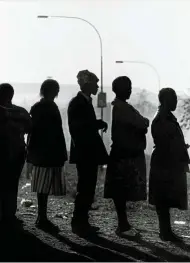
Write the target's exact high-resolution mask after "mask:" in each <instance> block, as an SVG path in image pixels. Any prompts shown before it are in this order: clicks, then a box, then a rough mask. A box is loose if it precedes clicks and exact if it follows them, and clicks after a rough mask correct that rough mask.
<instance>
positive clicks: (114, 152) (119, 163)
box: [104, 76, 149, 235]
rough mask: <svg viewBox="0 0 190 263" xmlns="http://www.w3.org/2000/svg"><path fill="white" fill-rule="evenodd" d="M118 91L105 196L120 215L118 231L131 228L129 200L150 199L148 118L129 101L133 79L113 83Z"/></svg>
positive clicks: (119, 233)
mask: <svg viewBox="0 0 190 263" xmlns="http://www.w3.org/2000/svg"><path fill="white" fill-rule="evenodd" d="M112 90H113V92H114V93H115V94H116V98H115V100H114V101H113V102H112V105H113V110H112V146H111V152H110V156H109V163H108V167H107V173H106V180H105V192H104V196H105V198H112V199H113V201H114V204H115V209H116V212H117V217H118V227H117V229H116V234H118V235H121V234H123V233H124V232H126V231H129V230H130V229H131V225H130V223H129V221H128V218H127V213H126V202H127V201H140V200H146V199H147V193H146V163H145V155H144V150H145V148H146V133H147V128H148V126H149V120H148V119H146V118H144V117H143V116H141V114H140V113H139V112H138V111H137V110H136V109H135V108H134V107H133V106H132V105H130V104H129V103H128V102H127V101H126V100H128V99H129V98H130V95H131V90H132V87H131V80H130V79H129V78H128V77H126V76H121V77H118V78H116V79H115V80H114V81H113V83H112Z"/></svg>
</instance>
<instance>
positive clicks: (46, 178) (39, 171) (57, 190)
mask: <svg viewBox="0 0 190 263" xmlns="http://www.w3.org/2000/svg"><path fill="white" fill-rule="evenodd" d="M58 93H59V84H58V82H57V81H56V80H53V79H47V80H45V81H44V82H43V83H42V85H41V89H40V95H41V97H42V98H41V100H40V101H39V102H37V103H35V104H34V105H33V106H32V108H31V111H30V114H31V117H32V131H31V133H30V135H29V138H28V154H27V161H28V162H29V163H31V164H32V165H33V168H32V183H31V188H32V191H33V192H37V199H38V217H37V220H36V225H37V226H38V227H41V228H49V227H50V228H51V227H53V225H52V223H51V222H50V221H49V220H48V219H47V201H48V195H50V194H52V195H56V196H61V195H65V194H66V188H65V187H66V186H65V180H64V179H65V178H64V174H63V167H64V164H65V161H66V160H67V150H66V144H65V137H64V133H63V129H62V120H61V115H60V112H59V109H58V107H57V105H56V103H55V102H54V99H55V98H56V97H57V96H58Z"/></svg>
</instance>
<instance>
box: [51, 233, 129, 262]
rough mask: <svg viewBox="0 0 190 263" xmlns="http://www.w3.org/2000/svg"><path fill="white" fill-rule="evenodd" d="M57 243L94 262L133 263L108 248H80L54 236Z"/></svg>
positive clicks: (90, 246) (58, 236)
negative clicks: (115, 262)
mask: <svg viewBox="0 0 190 263" xmlns="http://www.w3.org/2000/svg"><path fill="white" fill-rule="evenodd" d="M54 237H56V238H57V239H58V240H59V241H61V242H64V243H65V244H67V245H69V246H70V247H71V249H72V250H73V251H76V252H78V253H80V254H83V255H85V256H88V257H91V258H93V259H94V260H95V261H104V262H109V261H119V262H126V261H127V262H134V260H133V259H131V258H130V257H129V256H128V255H126V254H125V255H124V254H120V253H118V252H117V251H113V250H112V249H110V248H107V247H106V248H105V247H101V246H99V245H97V244H96V246H94V245H92V244H90V245H88V246H86V245H85V246H81V245H78V244H76V243H74V242H72V241H71V240H70V239H68V238H67V237H65V236H63V235H61V234H56V235H54Z"/></svg>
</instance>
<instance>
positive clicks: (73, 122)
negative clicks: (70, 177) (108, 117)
mask: <svg viewBox="0 0 190 263" xmlns="http://www.w3.org/2000/svg"><path fill="white" fill-rule="evenodd" d="M77 78H78V83H79V86H80V89H81V91H80V92H79V93H78V94H77V96H76V97H74V98H73V99H72V100H71V101H70V103H69V107H68V123H69V131H70V134H71V149H70V163H74V164H76V167H77V173H78V184H77V195H76V199H75V208H74V212H73V218H72V222H71V225H72V231H73V232H75V233H78V234H80V233H81V234H86V233H90V232H92V231H97V230H98V228H96V227H93V226H91V225H90V224H89V222H88V212H89V210H90V208H91V205H92V203H93V199H94V194H95V188H96V182H97V173H98V165H103V164H107V160H108V154H107V151H106V149H105V146H104V143H103V141H102V139H101V137H100V134H99V132H98V131H99V130H101V129H102V130H103V131H104V132H105V131H106V130H107V123H105V122H104V121H102V120H97V119H96V115H95V111H94V108H93V105H92V98H91V95H96V94H97V91H98V84H97V83H98V81H99V79H98V78H97V76H96V75H95V74H93V73H91V72H89V71H88V70H83V71H80V72H79V73H78V75H77Z"/></svg>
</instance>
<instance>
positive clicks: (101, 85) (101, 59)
mask: <svg viewBox="0 0 190 263" xmlns="http://www.w3.org/2000/svg"><path fill="white" fill-rule="evenodd" d="M37 18H68V19H77V20H81V21H83V22H86V23H87V24H89V25H90V26H91V27H92V28H93V29H94V30H95V32H96V33H97V35H98V38H99V40H100V66H101V77H100V90H101V93H100V94H99V95H100V99H101V97H103V98H105V96H101V95H104V93H103V50H102V38H101V36H100V33H99V31H98V30H97V28H96V27H95V26H94V25H93V24H92V23H90V22H89V21H88V20H86V19H84V18H81V17H77V16H54V15H50V16H49V15H38V16H37ZM105 99H106V98H105ZM103 104H105V103H103ZM103 107H105V105H103V106H102V107H101V119H102V120H103ZM101 136H102V138H103V132H101Z"/></svg>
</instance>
